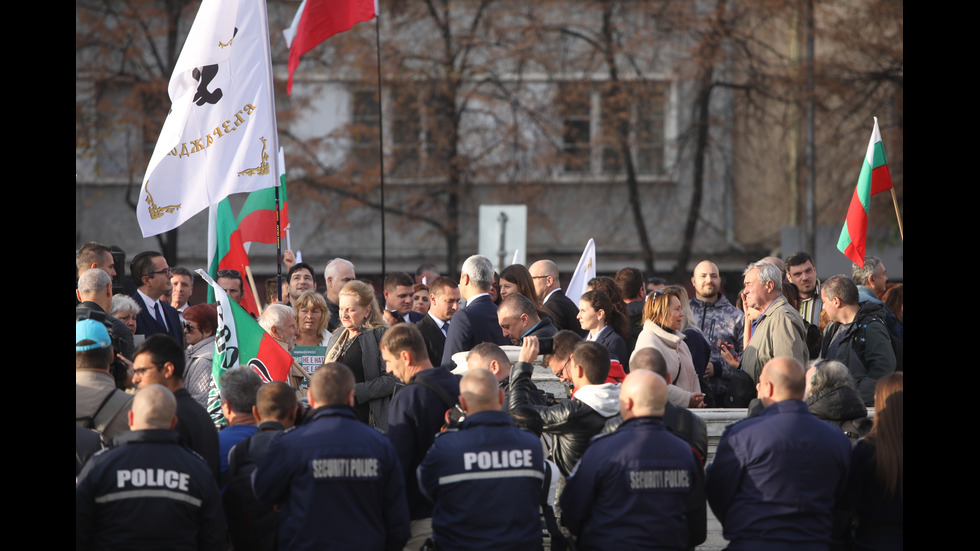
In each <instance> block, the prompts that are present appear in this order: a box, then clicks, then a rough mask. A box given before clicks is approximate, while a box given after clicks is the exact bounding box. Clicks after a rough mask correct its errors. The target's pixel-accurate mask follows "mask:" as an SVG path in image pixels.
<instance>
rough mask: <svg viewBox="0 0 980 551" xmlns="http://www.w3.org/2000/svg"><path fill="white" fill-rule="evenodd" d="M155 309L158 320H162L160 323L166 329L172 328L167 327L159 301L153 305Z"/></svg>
mask: <svg viewBox="0 0 980 551" xmlns="http://www.w3.org/2000/svg"><path fill="white" fill-rule="evenodd" d="M153 311H154V312H156V317H157V321H158V322H160V325H162V326H163V328H164V329H166V330H168V331H169V330H170V328H169V327H167V322H165V321H163V312H161V311H160V303H159V302H157V303H156V304H154V305H153Z"/></svg>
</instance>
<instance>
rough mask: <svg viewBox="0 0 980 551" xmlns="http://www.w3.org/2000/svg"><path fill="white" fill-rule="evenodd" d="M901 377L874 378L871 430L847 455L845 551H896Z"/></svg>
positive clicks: (901, 490)
mask: <svg viewBox="0 0 980 551" xmlns="http://www.w3.org/2000/svg"><path fill="white" fill-rule="evenodd" d="M904 378H905V376H904V375H903V374H902V372H901V371H899V372H896V373H891V374H889V375H886V376H884V377H882V378H881V379H878V383H877V384H876V385H875V419H874V424H873V425H872V427H871V432H869V433H868V435H867V436H865V437H864V438H862V439H861V440H858V442H857V444H855V446H854V449H853V450H852V451H851V472H850V475H849V476H848V480H847V490H846V492H845V494H844V499H843V502H842V503H843V510H844V511H847V512H848V513H851V514H853V515H854V516H853V521H854V522H853V525H852V526H853V532H852V533H850V534H847V535H848V536H850V537H849V538H847V539H850V549H860V550H871V549H876V550H892V549H897V550H901V549H902V545H903V532H904V530H903V528H902V525H903V519H904V508H905V506H904V496H905V471H904V452H903V450H904V448H905V439H904V437H903V433H904V428H905V422H904V408H905V406H904V402H905V400H904V384H905V383H904Z"/></svg>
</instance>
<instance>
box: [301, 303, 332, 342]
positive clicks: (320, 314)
mask: <svg viewBox="0 0 980 551" xmlns="http://www.w3.org/2000/svg"><path fill="white" fill-rule="evenodd" d="M293 311H294V312H296V329H297V330H298V331H299V337H296V346H323V345H324V344H325V343H326V342H327V340H329V339H330V333H327V324H329V323H330V310H328V309H327V301H326V299H324V298H323V295H321V294H320V293H317V292H316V291H306V292H304V293H303V294H301V295H300V296H299V297H298V298H297V299H296V300H295V301H294V302H293Z"/></svg>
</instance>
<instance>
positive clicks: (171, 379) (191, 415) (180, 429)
mask: <svg viewBox="0 0 980 551" xmlns="http://www.w3.org/2000/svg"><path fill="white" fill-rule="evenodd" d="M185 364H186V359H185V357H184V350H183V348H182V347H181V345H180V344H178V343H177V342H176V341H175V340H173V339H171V338H170V337H168V336H167V335H153V336H152V337H149V338H147V339H146V340H145V341H143V342H142V343H140V345H139V346H138V347H137V348H136V352H135V356H134V358H133V373H134V374H133V384H135V385H137V387H139V388H140V390H142V389H143V388H145V387H147V386H149V385H162V386H164V387H166V388H167V389H168V390H169V391H170V392H172V393H173V394H174V397H175V398H176V399H177V428H175V429H174V430H176V431H177V434H178V435H180V438H179V441H180V443H181V444H183V445H184V446H186V447H188V448H190V449H192V450H194V451H195V452H197V453H199V454H200V455H201V457H203V458H204V460H205V461H207V463H208V466H209V467H210V468H211V471H212V473H213V474H214V478H215V481H217V480H218V469H219V465H220V460H219V458H218V431H217V430H216V429H215V428H214V423H212V422H211V417H210V416H209V415H208V412H207V410H206V409H204V407H203V406H202V405H201V404H199V403H198V402H197V400H195V399H194V398H193V397H192V396H191V393H190V392H189V391H188V390H187V389H186V388H184V367H185Z"/></svg>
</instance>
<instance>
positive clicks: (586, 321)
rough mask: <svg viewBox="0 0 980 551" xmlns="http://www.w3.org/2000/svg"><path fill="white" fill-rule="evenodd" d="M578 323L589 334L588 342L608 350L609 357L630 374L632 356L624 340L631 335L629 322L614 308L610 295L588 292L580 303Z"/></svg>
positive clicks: (596, 291) (595, 291)
mask: <svg viewBox="0 0 980 551" xmlns="http://www.w3.org/2000/svg"><path fill="white" fill-rule="evenodd" d="M578 321H579V324H581V326H582V329H585V330H586V331H588V332H589V336H588V337H586V340H590V341H595V342H597V343H599V344H602V345H603V346H605V347H606V348H608V349H609V356H610V357H611V358H612V359H614V360H619V363H621V364H623V370H624V371H625V372H626V373H629V355H630V354H629V350H628V349H627V348H626V339H625V338H624V336H628V335H629V321H628V320H627V319H626V318H625V317H623V314H621V313H620V312H619V311H618V310H616V309H615V308H614V307H613V304H612V301H611V300H610V299H609V295H607V294H606V293H605V292H603V291H599V290H594V291H586V292H585V294H583V295H582V298H580V299H579V301H578Z"/></svg>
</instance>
